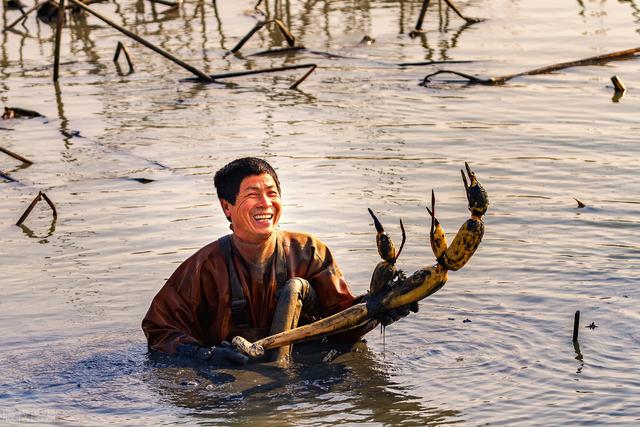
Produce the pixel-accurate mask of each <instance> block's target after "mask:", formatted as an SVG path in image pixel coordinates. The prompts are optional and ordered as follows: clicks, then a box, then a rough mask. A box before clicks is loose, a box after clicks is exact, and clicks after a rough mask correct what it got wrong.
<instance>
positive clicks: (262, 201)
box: [258, 193, 271, 207]
mask: <svg viewBox="0 0 640 427" xmlns="http://www.w3.org/2000/svg"><path fill="white" fill-rule="evenodd" d="M258 206H264V207H269V206H271V199H270V198H269V196H268V195H267V194H266V193H261V194H260V196H259V197H258Z"/></svg>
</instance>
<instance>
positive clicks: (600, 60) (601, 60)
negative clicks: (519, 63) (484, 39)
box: [420, 47, 640, 86]
mask: <svg viewBox="0 0 640 427" xmlns="http://www.w3.org/2000/svg"><path fill="white" fill-rule="evenodd" d="M638 53H640V47H636V48H632V49H626V50H619V51H616V52H611V53H606V54H603V55H597V56H591V57H589V58H584V59H579V60H577V61H570V62H561V63H558V64H553V65H547V66H546V67H541V68H536V69H534V70H530V71H524V72H522V73H517V74H509V75H506V76H502V77H490V78H488V79H482V78H479V77H474V76H472V75H469V74H466V73H461V72H459V71H452V70H438V71H436V72H435V73H431V74H429V75H427V76H425V78H424V79H423V80H422V82H421V83H420V85H421V86H427V84H429V82H430V81H431V77H434V76H437V75H438V74H454V75H456V76H460V77H463V78H465V79H467V80H469V82H468V83H469V84H480V85H486V86H498V85H502V84H505V83H506V82H507V81H509V80H511V79H513V78H516V77H520V76H533V75H536V74H548V73H552V72H554V71H559V70H563V69H565V68H570V67H583V66H586V65H601V64H605V63H607V62H609V61H617V60H622V59H628V58H633V57H634V56H636V55H637V54H638Z"/></svg>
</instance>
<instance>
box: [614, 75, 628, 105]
mask: <svg viewBox="0 0 640 427" xmlns="http://www.w3.org/2000/svg"><path fill="white" fill-rule="evenodd" d="M611 83H613V87H614V89H615V91H614V92H613V97H612V98H611V100H612V101H613V102H618V101H620V98H622V97H623V96H624V93H625V92H626V90H627V88H626V87H624V84H622V82H621V81H620V79H619V78H618V76H613V77H611Z"/></svg>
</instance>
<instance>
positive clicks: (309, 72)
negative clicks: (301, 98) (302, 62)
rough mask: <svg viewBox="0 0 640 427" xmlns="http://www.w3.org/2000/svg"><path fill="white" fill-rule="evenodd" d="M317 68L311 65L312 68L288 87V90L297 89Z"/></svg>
mask: <svg viewBox="0 0 640 427" xmlns="http://www.w3.org/2000/svg"><path fill="white" fill-rule="evenodd" d="M316 68H317V66H316V64H312V67H311V68H309V71H307V72H306V73H305V74H304V76H302V77H300V78H299V79H298V80H297V81H296V82H295V83H294V84H292V85H291V86H289V89H298V86H299V85H300V83H302V82H303V81H305V80H306V79H307V77H309V75H311V73H313V71H314V70H315V69H316Z"/></svg>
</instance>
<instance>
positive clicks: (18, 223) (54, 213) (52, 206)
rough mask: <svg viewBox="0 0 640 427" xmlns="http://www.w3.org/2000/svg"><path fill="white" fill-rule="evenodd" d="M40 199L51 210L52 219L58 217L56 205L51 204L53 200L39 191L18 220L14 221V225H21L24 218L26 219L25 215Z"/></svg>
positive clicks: (27, 214) (26, 215)
mask: <svg viewBox="0 0 640 427" xmlns="http://www.w3.org/2000/svg"><path fill="white" fill-rule="evenodd" d="M41 199H44V201H45V202H47V204H48V205H49V207H50V208H51V210H52V211H53V219H54V220H56V218H58V212H57V211H56V207H55V206H54V205H53V202H52V201H51V199H49V197H48V196H47V195H46V194H45V193H43V192H42V191H40V192H39V193H38V195H37V196H36V197H35V198H34V199H33V201H32V202H31V203H30V204H29V206H28V207H27V209H26V210H25V211H24V213H23V214H22V216H21V217H20V219H19V220H18V222H16V225H21V224H22V223H23V222H24V220H25V219H27V217H28V216H29V214H30V213H31V211H32V210H33V208H34V207H35V206H36V204H37V203H38V202H39V201H40V200H41Z"/></svg>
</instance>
